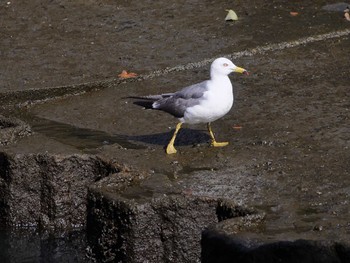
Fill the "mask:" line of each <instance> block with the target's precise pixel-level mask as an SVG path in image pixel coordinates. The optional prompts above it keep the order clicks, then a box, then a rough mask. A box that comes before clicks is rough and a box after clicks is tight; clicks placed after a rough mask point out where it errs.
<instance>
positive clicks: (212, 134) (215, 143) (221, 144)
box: [208, 122, 228, 147]
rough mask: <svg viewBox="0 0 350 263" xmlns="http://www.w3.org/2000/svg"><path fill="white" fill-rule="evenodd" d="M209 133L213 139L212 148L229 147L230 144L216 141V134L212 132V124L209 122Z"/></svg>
mask: <svg viewBox="0 0 350 263" xmlns="http://www.w3.org/2000/svg"><path fill="white" fill-rule="evenodd" d="M208 132H209V135H210V137H211V146H214V147H223V146H226V145H228V142H217V141H216V140H215V137H214V133H213V131H212V130H211V125H210V122H208Z"/></svg>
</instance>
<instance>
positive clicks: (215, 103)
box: [180, 88, 233, 124]
mask: <svg viewBox="0 0 350 263" xmlns="http://www.w3.org/2000/svg"><path fill="white" fill-rule="evenodd" d="M214 91H215V93H214ZM214 91H212V90H209V91H207V92H206V93H205V94H204V97H203V98H204V99H203V100H202V101H201V103H200V104H198V105H196V106H193V107H191V108H188V109H187V110H186V112H185V114H184V117H183V118H181V119H180V121H182V122H186V123H190V124H196V123H207V122H213V121H216V120H217V119H220V118H221V117H223V116H224V115H226V114H227V113H228V112H229V111H230V109H231V108H232V105H233V93H232V88H230V89H229V90H227V91H226V90H225V91H221V92H218V90H214ZM209 98H210V99H209Z"/></svg>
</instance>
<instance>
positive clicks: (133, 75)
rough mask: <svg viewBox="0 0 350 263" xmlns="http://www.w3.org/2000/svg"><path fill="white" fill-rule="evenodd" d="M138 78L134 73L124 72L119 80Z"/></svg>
mask: <svg viewBox="0 0 350 263" xmlns="http://www.w3.org/2000/svg"><path fill="white" fill-rule="evenodd" d="M136 76H137V74H136V73H133V72H129V73H128V72H127V71H126V70H123V71H122V73H120V74H119V75H118V77H119V78H121V79H129V78H135V77H136Z"/></svg>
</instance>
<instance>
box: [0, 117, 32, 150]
mask: <svg viewBox="0 0 350 263" xmlns="http://www.w3.org/2000/svg"><path fill="white" fill-rule="evenodd" d="M31 133H32V130H31V128H30V126H29V125H28V124H26V123H25V122H23V121H21V120H19V119H17V118H14V117H11V118H7V117H4V116H2V115H0V145H7V144H9V143H13V142H15V141H16V140H17V139H19V138H21V137H24V136H28V135H31Z"/></svg>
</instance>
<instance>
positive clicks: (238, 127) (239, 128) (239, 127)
mask: <svg viewBox="0 0 350 263" xmlns="http://www.w3.org/2000/svg"><path fill="white" fill-rule="evenodd" d="M232 128H233V129H234V130H236V131H239V130H241V129H242V126H240V125H233V126H232Z"/></svg>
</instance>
